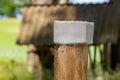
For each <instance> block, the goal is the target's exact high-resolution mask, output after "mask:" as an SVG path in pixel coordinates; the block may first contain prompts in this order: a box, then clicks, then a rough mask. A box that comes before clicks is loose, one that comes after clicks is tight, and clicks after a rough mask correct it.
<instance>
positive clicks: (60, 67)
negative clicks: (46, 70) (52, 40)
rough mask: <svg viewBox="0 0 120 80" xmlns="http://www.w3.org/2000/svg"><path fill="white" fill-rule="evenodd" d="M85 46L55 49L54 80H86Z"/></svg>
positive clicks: (86, 61)
mask: <svg viewBox="0 0 120 80" xmlns="http://www.w3.org/2000/svg"><path fill="white" fill-rule="evenodd" d="M87 65H88V47H87V45H80V46H68V45H61V46H58V47H56V48H55V62H54V66H55V69H54V72H55V73H54V80H87Z"/></svg>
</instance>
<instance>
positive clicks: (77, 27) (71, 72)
mask: <svg viewBox="0 0 120 80" xmlns="http://www.w3.org/2000/svg"><path fill="white" fill-rule="evenodd" d="M93 30H94V23H92V22H85V21H55V22H54V33H53V35H54V43H55V44H57V45H56V47H55V62H54V80H87V64H88V44H91V43H93Z"/></svg>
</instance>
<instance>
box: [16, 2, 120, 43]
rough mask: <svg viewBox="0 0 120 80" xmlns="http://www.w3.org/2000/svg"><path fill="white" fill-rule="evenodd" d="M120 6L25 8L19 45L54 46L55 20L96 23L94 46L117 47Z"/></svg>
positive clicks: (119, 27)
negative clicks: (101, 44)
mask: <svg viewBox="0 0 120 80" xmlns="http://www.w3.org/2000/svg"><path fill="white" fill-rule="evenodd" d="M119 8H120V5H119V4H98V5H97V4H96V5H49V6H47V5H44V6H32V5H31V6H27V5H26V6H25V7H24V13H23V19H22V24H21V28H20V32H19V35H18V39H17V43H18V44H34V45H43V44H46V43H47V45H48V44H53V42H52V41H53V40H52V39H53V35H52V34H53V22H54V21H55V20H73V21H74V20H79V21H90V22H91V21H92V22H95V32H94V43H106V42H108V41H110V42H113V43H116V41H117V39H118V35H119V34H118V31H119V30H120V26H119V25H120V17H119V16H120V9H119Z"/></svg>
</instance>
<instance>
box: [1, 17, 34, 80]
mask: <svg viewBox="0 0 120 80" xmlns="http://www.w3.org/2000/svg"><path fill="white" fill-rule="evenodd" d="M19 27H20V20H17V19H3V20H2V19H0V80H31V79H32V78H31V76H30V73H29V72H28V71H27V54H26V46H19V45H16V39H17V35H18V31H19Z"/></svg>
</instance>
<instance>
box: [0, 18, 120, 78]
mask: <svg viewBox="0 0 120 80" xmlns="http://www.w3.org/2000/svg"><path fill="white" fill-rule="evenodd" d="M20 22H21V21H20V20H17V19H14V18H12V19H0V80H32V74H31V72H29V71H28V67H27V54H26V51H27V47H26V46H25V45H24V46H19V45H16V39H17V36H18V31H19V28H20ZM101 48H102V49H103V45H102V46H101ZM90 51H91V53H92V54H91V57H92V59H93V54H94V52H93V51H94V46H91V47H90ZM96 58H97V68H96V69H95V72H96V76H94V75H93V74H92V72H91V70H90V69H89V74H88V78H89V80H120V77H119V76H120V70H118V71H115V72H112V75H111V74H109V73H108V72H105V71H102V70H101V66H100V54H99V49H98V48H97V57H96ZM89 66H90V65H89ZM46 76H47V75H46Z"/></svg>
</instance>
